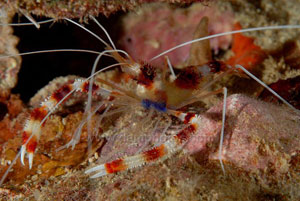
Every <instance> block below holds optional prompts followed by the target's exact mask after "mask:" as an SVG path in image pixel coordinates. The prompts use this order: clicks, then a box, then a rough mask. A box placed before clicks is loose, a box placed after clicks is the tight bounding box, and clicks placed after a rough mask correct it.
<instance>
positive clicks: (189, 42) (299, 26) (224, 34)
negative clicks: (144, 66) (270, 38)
mask: <svg viewBox="0 0 300 201" xmlns="http://www.w3.org/2000/svg"><path fill="white" fill-rule="evenodd" d="M299 28H300V25H278V26H266V27H255V28H247V29H241V30H236V31H228V32H224V33H218V34H214V35H210V36H206V37H203V38H197V39H194V40H190V41H187V42H185V43H182V44H180V45H177V46H175V47H172V48H170V49H168V50H166V51H164V52H162V53H160V54H158V55H156V56H155V57H153V58H152V59H150V60H149V61H153V60H155V59H158V58H159V57H161V56H163V55H165V54H167V53H169V52H172V51H174V50H176V49H178V48H181V47H183V46H186V45H189V44H192V43H196V42H199V41H203V40H208V39H211V38H217V37H220V36H226V35H230V34H237V33H245V32H253V31H263V30H278V29H299Z"/></svg>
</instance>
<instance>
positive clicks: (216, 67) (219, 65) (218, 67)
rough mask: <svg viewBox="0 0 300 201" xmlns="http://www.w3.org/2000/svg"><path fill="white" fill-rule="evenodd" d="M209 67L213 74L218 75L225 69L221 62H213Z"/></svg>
mask: <svg viewBox="0 0 300 201" xmlns="http://www.w3.org/2000/svg"><path fill="white" fill-rule="evenodd" d="M207 65H208V67H209V68H210V72H211V73H218V72H220V71H222V70H224V68H225V66H224V64H223V63H221V62H220V61H211V62H209V63H208V64H207Z"/></svg>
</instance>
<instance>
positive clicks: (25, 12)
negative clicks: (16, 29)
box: [18, 8, 41, 29]
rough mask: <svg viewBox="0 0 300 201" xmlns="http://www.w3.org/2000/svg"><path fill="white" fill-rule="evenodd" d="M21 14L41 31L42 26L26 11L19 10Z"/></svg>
mask: <svg viewBox="0 0 300 201" xmlns="http://www.w3.org/2000/svg"><path fill="white" fill-rule="evenodd" d="M18 10H19V11H20V13H22V14H23V15H24V16H25V17H26V18H27V19H28V20H29V21H30V22H32V24H33V25H34V26H35V27H36V28H37V29H40V27H41V26H40V24H39V23H37V22H36V21H35V19H34V18H33V17H32V16H31V15H30V13H28V12H27V11H26V10H23V9H21V8H19V9H18Z"/></svg>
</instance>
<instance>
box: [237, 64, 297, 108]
mask: <svg viewBox="0 0 300 201" xmlns="http://www.w3.org/2000/svg"><path fill="white" fill-rule="evenodd" d="M235 68H238V69H241V70H242V71H244V72H245V73H246V74H247V75H248V76H249V77H251V78H252V79H254V80H255V81H256V82H258V83H259V84H260V85H262V86H263V87H265V88H266V89H267V90H268V91H269V92H271V93H272V94H273V95H274V96H276V97H277V98H278V99H280V100H281V101H282V102H283V103H284V104H286V105H287V106H289V107H290V108H292V109H293V110H295V111H296V112H299V110H297V109H296V108H294V106H292V105H291V104H290V103H289V102H287V101H286V100H284V99H283V98H282V97H281V96H280V95H279V94H278V93H276V92H275V91H274V90H273V89H271V88H270V87H269V86H268V85H266V84H265V83H264V82H262V81H261V80H260V79H258V78H257V77H255V76H254V75H253V74H252V73H250V72H249V71H248V70H246V69H245V68H244V67H243V66H241V65H235Z"/></svg>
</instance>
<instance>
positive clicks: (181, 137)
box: [85, 112, 200, 178]
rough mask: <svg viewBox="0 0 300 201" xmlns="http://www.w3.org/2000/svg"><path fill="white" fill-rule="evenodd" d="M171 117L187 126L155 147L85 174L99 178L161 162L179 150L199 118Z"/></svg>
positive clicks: (183, 115) (175, 113) (195, 129)
mask: <svg viewBox="0 0 300 201" xmlns="http://www.w3.org/2000/svg"><path fill="white" fill-rule="evenodd" d="M171 113H172V115H174V116H176V117H178V118H179V119H181V120H182V121H183V123H184V124H188V126H187V127H185V128H184V129H183V130H181V131H180V132H179V133H177V134H176V135H175V136H173V137H172V138H171V139H169V140H168V141H166V142H165V143H164V144H161V145H159V146H157V147H153V148H152V149H150V150H148V151H145V152H142V153H140V154H137V155H134V156H129V157H125V158H120V159H117V160H114V161H112V162H109V163H105V164H102V165H99V166H96V167H94V168H91V169H89V170H87V171H86V172H85V173H87V174H88V173H92V172H96V174H94V175H93V176H91V178H97V177H101V176H104V175H107V174H111V173H116V172H120V171H124V170H129V169H132V168H135V167H139V166H142V165H144V164H146V163H150V162H154V161H158V160H160V159H161V160H163V159H165V158H166V157H167V156H169V155H170V154H172V153H174V152H176V151H178V150H180V149H181V148H182V146H183V145H184V144H185V143H186V142H187V141H188V140H189V139H190V137H191V135H192V134H193V133H195V132H196V131H197V129H198V127H199V118H200V117H199V116H197V115H195V114H192V113H181V112H171Z"/></svg>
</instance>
